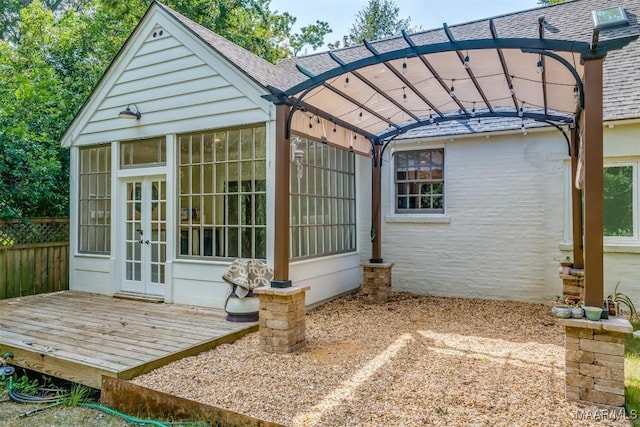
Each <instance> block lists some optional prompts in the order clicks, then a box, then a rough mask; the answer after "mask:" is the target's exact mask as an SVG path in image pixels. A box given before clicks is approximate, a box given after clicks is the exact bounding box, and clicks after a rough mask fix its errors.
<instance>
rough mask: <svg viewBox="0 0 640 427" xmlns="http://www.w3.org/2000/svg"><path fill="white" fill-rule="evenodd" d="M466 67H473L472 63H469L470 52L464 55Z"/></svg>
mask: <svg viewBox="0 0 640 427" xmlns="http://www.w3.org/2000/svg"><path fill="white" fill-rule="evenodd" d="M463 65H464V68H466V69H469V68H471V64H469V54H468V53H467V55H466V56H465V57H464V62H463Z"/></svg>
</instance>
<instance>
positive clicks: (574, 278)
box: [560, 270, 584, 301]
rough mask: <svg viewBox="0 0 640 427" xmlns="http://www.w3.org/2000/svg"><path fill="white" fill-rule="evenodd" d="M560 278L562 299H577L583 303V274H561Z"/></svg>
mask: <svg viewBox="0 0 640 427" xmlns="http://www.w3.org/2000/svg"><path fill="white" fill-rule="evenodd" d="M574 271H575V270H574ZM581 271H582V270H581ZM560 278H561V279H562V296H563V297H577V298H579V299H580V300H581V301H584V274H581V275H576V274H562V273H561V274H560Z"/></svg>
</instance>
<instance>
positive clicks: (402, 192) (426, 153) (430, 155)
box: [395, 148, 444, 213]
mask: <svg viewBox="0 0 640 427" xmlns="http://www.w3.org/2000/svg"><path fill="white" fill-rule="evenodd" d="M395 190H396V192H395V206H396V208H395V211H396V213H444V148H434V149H428V150H420V151H399V152H396V154H395Z"/></svg>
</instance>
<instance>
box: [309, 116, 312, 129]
mask: <svg viewBox="0 0 640 427" xmlns="http://www.w3.org/2000/svg"><path fill="white" fill-rule="evenodd" d="M312 120H313V118H312V117H309V129H312V128H313V123H312Z"/></svg>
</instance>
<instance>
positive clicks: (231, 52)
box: [156, 2, 300, 88]
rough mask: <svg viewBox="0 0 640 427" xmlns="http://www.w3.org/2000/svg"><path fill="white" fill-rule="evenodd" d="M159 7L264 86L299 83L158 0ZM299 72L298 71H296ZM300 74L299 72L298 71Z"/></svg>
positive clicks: (287, 74)
mask: <svg viewBox="0 0 640 427" xmlns="http://www.w3.org/2000/svg"><path fill="white" fill-rule="evenodd" d="M156 3H157V4H158V6H159V7H161V8H162V9H164V10H165V11H166V12H167V13H169V14H170V15H171V16H173V17H174V18H175V19H177V20H178V22H180V23H181V24H182V25H184V26H185V27H186V28H187V29H189V30H190V31H191V32H192V33H193V34H195V35H196V36H198V37H199V38H200V39H201V40H202V41H203V42H205V43H206V44H207V45H208V46H209V47H210V48H211V49H213V50H214V51H216V52H217V53H218V54H220V55H222V56H223V57H224V58H225V59H227V60H228V61H229V62H230V63H231V64H233V65H235V66H236V67H237V68H238V69H239V70H240V71H241V72H243V73H244V74H246V75H247V76H248V77H250V78H251V79H253V80H254V81H255V82H257V83H258V84H260V85H261V86H263V87H265V88H266V87H267V86H269V85H271V86H274V87H290V86H292V85H294V84H296V83H299V81H300V78H299V77H298V76H295V75H290V74H289V73H286V72H282V71H281V70H280V69H278V68H277V67H276V66H275V65H274V64H272V63H271V62H269V61H267V60H265V59H263V58H260V57H259V56H257V55H255V54H253V53H252V52H249V51H248V50H246V49H244V48H242V47H240V46H238V45H237V44H235V43H233V42H231V41H229V40H227V39H225V38H224V37H222V36H220V35H218V34H216V33H214V32H213V31H211V30H209V29H208V28H205V27H203V26H202V25H200V24H197V23H195V22H193V21H192V20H190V19H189V18H187V17H185V16H184V15H182V14H180V13H178V12H176V11H175V10H173V9H171V8H169V7H167V6H165V5H163V4H161V3H159V2H156ZM296 73H297V72H296ZM297 74H299V73H297Z"/></svg>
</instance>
